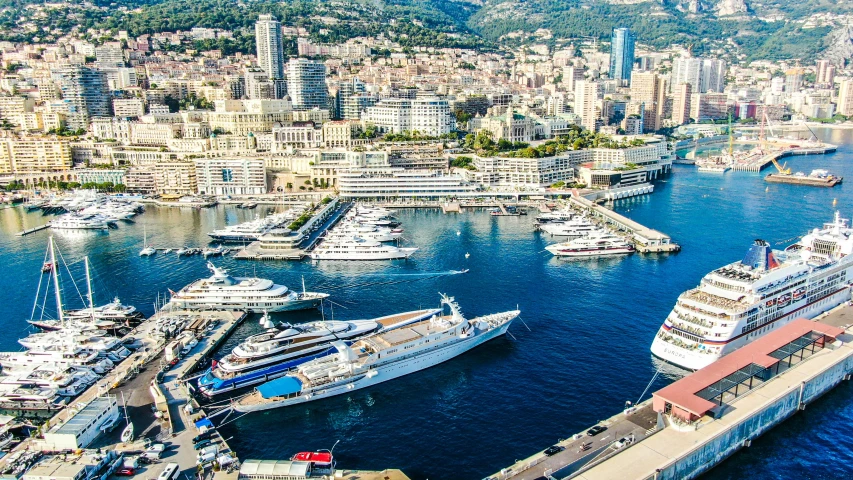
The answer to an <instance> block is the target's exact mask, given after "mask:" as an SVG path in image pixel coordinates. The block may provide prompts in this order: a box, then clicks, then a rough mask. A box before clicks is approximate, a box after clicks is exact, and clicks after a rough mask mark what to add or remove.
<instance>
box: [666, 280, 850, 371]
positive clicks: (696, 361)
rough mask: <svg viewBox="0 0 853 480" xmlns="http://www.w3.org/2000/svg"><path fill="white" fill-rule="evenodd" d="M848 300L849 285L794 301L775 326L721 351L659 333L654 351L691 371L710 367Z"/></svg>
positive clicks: (749, 335) (740, 340)
mask: <svg viewBox="0 0 853 480" xmlns="http://www.w3.org/2000/svg"><path fill="white" fill-rule="evenodd" d="M847 301H850V287H845V288H843V289H842V290H841V291H838V292H836V293H834V294H832V295H829V296H828V297H824V298H822V299H819V300H817V301H815V302H813V303H811V304H807V305H802V303H803V302H802V301H800V302H797V303H793V304H791V305H790V306H789V307H788V312H789V313H787V314H785V315H784V316H782V317H779V318H778V319H777V320H774V321H773V322H771V323H772V324H773V325H774V327H773V328H772V329H768V328H758V329H756V330H755V331H753V332H751V333H748V334H746V335H742V336H740V337H737V338H735V339H734V340H732V341H730V342H728V343H726V345H725V347H723V348H722V349H721V351H720V352H719V353H710V352H709V353H705V352H706V350H703V349H687V348H683V347H679V346H676V345H673V344H671V343H668V342H665V341H663V340H662V339H660V338H659V337H657V336H656V337H655V340H654V342H652V354H653V355H654V356H655V357H658V358H660V359H661V360H664V361H665V362H667V363H671V364H673V365H676V366H678V367H681V368H685V369H688V370H699V369H700V368H704V367H707V366H708V365H710V364H712V363H714V362H715V361H717V360H719V359H720V358H722V357H723V356H725V355H728V354H729V353H731V352H733V351H735V350H737V349H738V348H740V347H742V346H744V345H746V344H748V343H750V342H752V341H754V340H756V339H758V338H760V337H763V336H764V335H765V334H767V333H769V332H772V331H774V330H777V329H778V328H779V327H781V326H783V325H785V324H787V323H789V322H790V321H792V320H795V319H797V318H807V319H812V318H814V317H816V316H818V315H820V314H821V313H823V312H825V311H827V310H831V309H833V308H835V307H837V306H838V305H841V304H842V303H844V302H847ZM668 324H669V320H668V319H667V321H665V322H664V325H668ZM670 326H671V325H670ZM763 327H766V326H763Z"/></svg>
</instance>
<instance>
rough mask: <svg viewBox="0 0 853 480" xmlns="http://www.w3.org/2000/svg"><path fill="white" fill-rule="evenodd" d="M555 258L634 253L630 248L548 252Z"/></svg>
mask: <svg viewBox="0 0 853 480" xmlns="http://www.w3.org/2000/svg"><path fill="white" fill-rule="evenodd" d="M550 252H551V253H553V254H554V255H555V256H558V257H608V256H614V255H630V254H632V253H634V249H632V248H611V249H607V250H586V251H575V252H570V251H560V250H556V249H554V250H550Z"/></svg>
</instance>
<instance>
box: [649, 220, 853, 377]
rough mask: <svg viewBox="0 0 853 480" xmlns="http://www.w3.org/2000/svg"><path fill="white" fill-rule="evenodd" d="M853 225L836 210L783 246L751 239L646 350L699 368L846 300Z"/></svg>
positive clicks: (687, 295) (686, 296) (684, 302)
mask: <svg viewBox="0 0 853 480" xmlns="http://www.w3.org/2000/svg"><path fill="white" fill-rule="evenodd" d="M851 253H853V230H851V228H850V227H849V226H848V223H847V220H846V219H842V218H841V216H840V214H839V213H837V212H836V214H835V219H834V221H833V222H830V223H827V224H825V225H824V226H823V227H822V228H819V229H818V228H816V229H814V230H812V231H811V232H809V233H808V234H807V235H805V236H804V237H803V238H801V239H800V240H799V241H798V242H797V243H794V244H793V245H791V246H789V247H788V248H786V249H785V250H784V251H778V250H772V249H771V248H770V245H769V244H768V243H767V242H765V241H762V240H756V241H755V244H754V245H752V247H750V249H749V251H748V252H747V253H746V256H744V258H743V260H741V261H739V262H735V263H731V264H729V265H726V266H724V267H721V268H718V269H716V270H714V271H712V272H711V273H709V274H707V275H705V277H704V278H702V281H701V282H700V284H699V286H698V287H696V288H693V289H691V290H688V291H686V292H684V293H682V294H681V295H680V296H679V297H678V300H677V301H676V304H675V307H674V308H673V310H672V312H670V314H669V315H668V316H667V318H666V319H665V320H664V322H663V325H662V326H661V328H660V330H659V331H658V333H657V335H656V337H655V339H654V342H653V343H652V348H651V350H652V354H654V356H656V357H658V358H660V359H663V360H665V361H667V362H669V363H672V364H675V365H677V366H680V367H683V368H686V369H689V370H698V369H700V368H702V367H705V366H707V365H709V364H711V363H712V362H714V361H715V360H717V359H718V358H720V357H722V356H723V355H726V354H728V353H731V352H732V351H734V350H736V349H738V348H740V347H742V346H744V345H746V344H747V343H749V342H751V341H753V340H755V339H757V338H759V337H761V336H763V335H764V334H766V333H767V332H770V331H773V330H774V329H777V328H779V327H781V326H783V325H785V324H787V323H788V322H790V321H791V320H794V319H796V318H813V317H815V316H816V315H818V314H820V313H822V312H825V311H827V310H829V309H831V308H833V307H835V306H837V305H840V304H842V303H844V302H846V301H849V300H850V281H851V280H850V279H851V272H850V270H851V268H853V256H851Z"/></svg>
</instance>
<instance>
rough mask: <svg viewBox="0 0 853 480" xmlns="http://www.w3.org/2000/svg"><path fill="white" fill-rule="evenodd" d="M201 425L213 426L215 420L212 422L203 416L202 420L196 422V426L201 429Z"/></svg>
mask: <svg viewBox="0 0 853 480" xmlns="http://www.w3.org/2000/svg"><path fill="white" fill-rule="evenodd" d="M201 427H207V428H213V422H211V421H210V420H209V419H207V418H202V419H201V420H199V421H197V422H195V428H197V429H199V430H201Z"/></svg>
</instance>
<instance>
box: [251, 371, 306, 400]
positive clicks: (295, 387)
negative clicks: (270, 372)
mask: <svg viewBox="0 0 853 480" xmlns="http://www.w3.org/2000/svg"><path fill="white" fill-rule="evenodd" d="M300 390H302V382H300V381H299V380H297V379H295V378H293V377H289V376H287V375H285V376H283V377H281V378H276V379H275V380H271V381H269V382H267V383H265V384H263V385H261V386H260V387H258V391H259V392H261V396H262V397H264V398H272V397H283V396H285V395H290V394H292V393H297V392H299V391H300Z"/></svg>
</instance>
